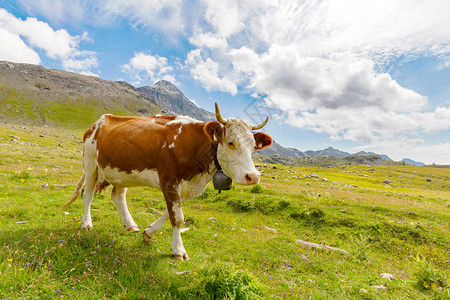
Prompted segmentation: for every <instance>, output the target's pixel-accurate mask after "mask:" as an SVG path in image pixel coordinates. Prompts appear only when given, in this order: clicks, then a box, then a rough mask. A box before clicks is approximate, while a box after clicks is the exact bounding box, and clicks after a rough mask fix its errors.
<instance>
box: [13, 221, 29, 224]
mask: <svg viewBox="0 0 450 300" xmlns="http://www.w3.org/2000/svg"><path fill="white" fill-rule="evenodd" d="M25 223H28V221H18V222H16V224H25Z"/></svg>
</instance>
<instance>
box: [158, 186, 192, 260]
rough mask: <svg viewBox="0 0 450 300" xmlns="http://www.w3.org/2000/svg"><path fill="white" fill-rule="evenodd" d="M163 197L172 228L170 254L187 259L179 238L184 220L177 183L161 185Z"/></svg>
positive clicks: (179, 258)
mask: <svg viewBox="0 0 450 300" xmlns="http://www.w3.org/2000/svg"><path fill="white" fill-rule="evenodd" d="M162 187H164V188H162V190H163V194H164V198H166V204H167V213H168V215H169V219H170V223H171V224H172V228H173V237H172V247H171V250H172V256H173V257H175V258H176V259H178V260H183V259H184V260H188V259H189V257H188V255H187V253H186V250H185V249H184V246H183V241H182V240H181V225H183V222H184V216H183V211H182V210H181V195H180V190H181V189H179V188H178V187H179V186H178V185H177V184H173V185H172V184H167V185H165V186H162Z"/></svg>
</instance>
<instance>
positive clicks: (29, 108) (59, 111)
mask: <svg viewBox="0 0 450 300" xmlns="http://www.w3.org/2000/svg"><path fill="white" fill-rule="evenodd" d="M161 110H162V109H161V108H160V107H159V106H157V105H156V103H155V102H154V101H152V100H151V99H149V98H147V97H144V96H142V95H141V94H140V93H139V92H138V91H137V90H136V89H135V88H134V87H133V86H132V85H130V84H128V83H126V82H123V81H119V82H117V81H108V80H103V79H100V78H98V77H93V76H85V75H81V74H77V73H72V72H66V71H61V70H54V69H47V68H45V67H43V66H39V65H31V64H20V63H11V62H6V61H0V119H3V120H5V121H14V122H18V123H27V124H35V125H37V124H46V125H55V126H64V127H75V128H86V127H87V126H90V125H91V124H92V123H93V122H94V121H95V120H97V119H98V117H99V116H100V115H102V114H105V113H112V114H117V115H153V114H156V113H161Z"/></svg>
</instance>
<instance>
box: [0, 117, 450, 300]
mask: <svg viewBox="0 0 450 300" xmlns="http://www.w3.org/2000/svg"><path fill="white" fill-rule="evenodd" d="M82 134H83V131H82V130H69V129H54V128H51V127H46V126H40V127H32V126H26V127H24V126H21V125H14V124H11V123H7V124H6V123H5V124H2V125H1V127H0V182H1V184H0V226H1V230H0V248H1V251H0V297H1V298H2V299H4V298H6V299H57V298H58V299H59V298H61V297H63V298H69V299H141V298H142V299H197V298H200V299H217V298H219V299H220V298H224V299H234V298H236V299H246V298H248V299H258V298H262V299H450V289H449V279H448V276H449V274H450V272H449V269H450V268H449V267H450V222H449V221H450V169H438V168H428V167H410V166H348V167H338V168H319V167H307V168H303V167H286V166H281V165H270V164H262V163H261V164H259V169H260V171H262V172H263V176H262V179H261V185H258V186H254V187H244V186H235V187H234V188H233V189H232V190H230V191H224V192H222V194H218V193H217V192H216V191H214V190H213V189H212V187H211V186H209V185H208V187H207V189H206V191H205V192H204V193H203V194H202V195H200V196H199V197H197V198H195V199H192V200H190V201H188V202H184V203H183V211H184V215H185V224H184V227H185V228H189V230H187V231H186V232H184V233H183V234H182V236H183V242H184V246H185V248H186V250H187V252H188V254H189V257H190V260H189V261H181V262H180V261H176V260H174V259H173V258H172V257H171V256H170V253H171V251H170V245H171V240H172V228H171V226H170V223H169V222H167V223H166V224H165V225H164V226H163V228H162V230H161V231H160V233H157V234H156V235H155V237H153V239H152V241H151V242H150V243H148V244H145V243H144V242H143V240H142V230H143V229H145V228H146V226H148V225H149V224H150V223H152V222H153V221H155V220H156V219H157V218H159V213H158V211H164V208H165V202H164V199H163V196H162V194H161V192H159V191H157V190H155V189H151V188H146V187H141V188H130V189H129V190H128V197H127V199H128V206H129V209H130V212H131V214H132V215H133V218H134V220H135V221H136V222H137V224H138V225H139V226H140V229H141V232H140V233H137V234H136V233H134V234H130V233H127V232H126V230H125V229H124V228H123V226H122V222H121V218H120V215H119V213H118V212H117V210H116V208H115V207H114V204H113V203H112V201H111V200H110V196H109V193H110V191H111V187H109V188H108V189H107V190H106V191H105V192H104V193H103V194H101V195H96V196H95V198H94V202H93V206H92V208H93V211H92V217H93V225H94V229H93V230H91V231H81V230H80V226H81V217H82V214H83V203H82V200H81V199H79V200H78V201H76V202H75V203H74V204H72V206H70V207H69V208H68V209H66V210H65V211H63V210H60V207H61V206H62V205H63V204H65V203H66V202H67V201H68V200H69V199H70V195H71V193H72V191H73V188H74V186H75V184H76V183H77V182H78V179H79V177H80V176H81V175H82V172H83V170H82V144H81V136H82ZM385 180H388V181H389V183H384V182H385ZM296 240H303V241H308V242H313V243H318V244H322V245H327V246H331V247H335V248H340V249H343V250H345V251H346V252H347V253H344V252H341V251H336V250H328V249H313V248H310V247H307V246H304V245H302V244H300V243H298V242H296ZM382 273H389V274H392V275H393V276H394V277H395V279H393V280H389V279H386V278H383V277H382V276H380V274H382Z"/></svg>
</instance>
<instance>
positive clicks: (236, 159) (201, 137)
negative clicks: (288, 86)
mask: <svg viewBox="0 0 450 300" xmlns="http://www.w3.org/2000/svg"><path fill="white" fill-rule="evenodd" d="M216 118H217V120H218V121H219V122H215V121H211V122H207V123H205V122H200V121H197V120H194V119H192V118H190V117H185V116H158V115H157V116H152V117H118V116H113V115H103V116H101V118H100V119H99V120H98V121H97V122H96V123H95V124H94V125H93V126H92V127H91V128H90V129H89V130H87V131H86V133H85V134H84V136H83V141H84V160H83V164H84V174H83V176H82V177H81V179H80V181H79V182H78V184H77V187H76V188H75V191H74V193H73V195H72V199H71V200H70V201H69V202H68V203H67V204H66V205H64V206H63V208H66V207H68V206H69V205H70V204H71V203H73V202H74V201H75V200H76V199H77V198H78V197H79V196H80V194H81V189H82V187H83V185H84V194H83V200H84V207H85V209H84V215H83V219H82V223H81V228H82V229H91V228H92V220H91V213H90V207H91V203H92V199H93V195H94V192H95V191H98V190H100V191H101V190H103V189H105V188H106V186H108V185H109V184H111V185H113V190H112V194H111V198H112V200H113V202H114V204H115V205H116V207H117V209H118V210H119V212H120V215H121V216H122V222H123V225H124V226H125V227H126V228H127V229H128V231H130V232H134V231H139V229H138V227H137V225H136V223H135V222H134V220H133V218H132V217H131V215H130V212H129V211H128V208H127V203H126V198H125V195H126V192H127V187H132V186H150V187H155V188H158V189H160V190H161V191H162V192H163V194H164V198H165V200H166V204H167V210H166V211H165V212H164V214H163V215H162V216H161V217H160V218H159V219H158V220H157V221H155V222H154V223H152V224H151V225H150V226H149V227H148V228H147V229H145V231H144V241H149V239H150V237H151V236H152V235H153V234H154V233H155V232H156V231H158V230H159V229H160V228H161V226H162V225H163V224H164V222H165V221H167V219H170V223H171V224H172V227H173V239H172V248H171V249H172V255H173V256H174V257H176V258H177V259H181V260H183V259H188V256H187V254H186V250H185V249H184V246H183V242H182V240H181V232H180V229H181V225H182V223H183V221H184V216H183V211H182V210H181V202H182V201H184V200H188V199H191V198H193V197H195V196H197V195H199V194H200V193H201V192H202V191H203V190H204V189H205V186H206V184H207V183H208V182H209V181H211V179H212V177H213V175H214V173H215V171H216V166H215V164H214V157H215V156H217V160H218V162H219V163H220V165H221V166H222V168H223V171H224V173H225V174H226V175H228V176H229V177H231V178H233V179H234V180H235V181H236V183H239V184H256V183H258V182H259V178H260V173H259V172H258V171H257V170H256V168H255V166H254V164H253V161H252V151H253V150H254V149H256V150H261V149H264V148H265V147H268V146H270V145H271V144H272V138H271V137H270V136H269V135H267V134H265V133H262V132H258V133H255V134H253V133H252V130H257V129H260V128H262V127H263V126H264V125H265V124H266V123H267V120H268V118H267V119H266V120H265V121H264V122H263V123H261V124H259V125H256V126H252V125H251V124H250V123H249V122H248V121H246V120H243V119H232V118H230V119H223V118H222V116H221V115H220V111H219V108H218V106H217V103H216ZM213 144H216V145H217V146H216V147H215V146H214V145H213Z"/></svg>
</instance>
